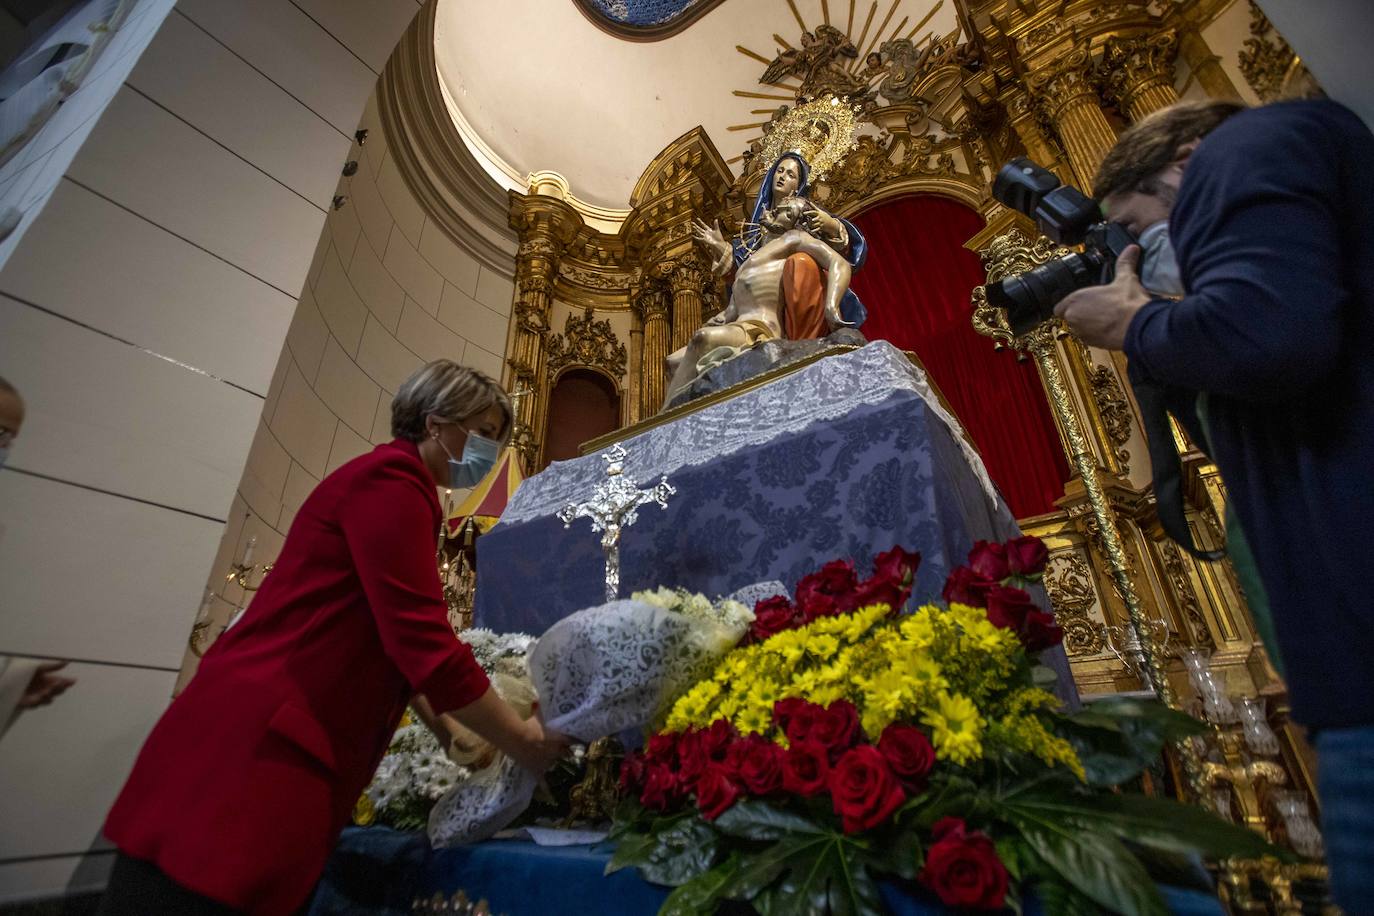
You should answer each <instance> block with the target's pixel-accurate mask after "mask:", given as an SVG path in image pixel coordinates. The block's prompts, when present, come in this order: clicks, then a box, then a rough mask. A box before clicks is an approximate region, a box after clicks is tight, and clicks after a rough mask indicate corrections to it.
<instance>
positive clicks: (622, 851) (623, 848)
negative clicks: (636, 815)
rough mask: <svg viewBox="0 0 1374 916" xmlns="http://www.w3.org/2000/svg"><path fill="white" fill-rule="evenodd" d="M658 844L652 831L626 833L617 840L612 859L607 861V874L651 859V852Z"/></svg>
mask: <svg viewBox="0 0 1374 916" xmlns="http://www.w3.org/2000/svg"><path fill="white" fill-rule="evenodd" d="M657 845H658V841H657V840H656V839H655V838H654V836H653V834H650V833H625V834H622V835H621V836H620V838H619V840H617V842H616V847H615V852H614V853H613V854H612V855H611V861H609V862H607V863H606V871H605V874H608V875H609V874H612V873H613V872H618V871H620V870H621V869H622V868H627V867H629V866H631V865H639V864H640V863H642V862H647V861H648V860H649V853H650V852H651V851H653V849H654V847H655V846H657Z"/></svg>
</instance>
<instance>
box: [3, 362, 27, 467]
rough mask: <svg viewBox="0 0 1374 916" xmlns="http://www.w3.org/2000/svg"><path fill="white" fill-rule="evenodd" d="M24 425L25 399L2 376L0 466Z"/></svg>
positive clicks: (7, 458)
mask: <svg viewBox="0 0 1374 916" xmlns="http://www.w3.org/2000/svg"><path fill="white" fill-rule="evenodd" d="M23 425H24V399H23V398H21V397H20V396H19V391H18V390H17V389H16V388H15V387H14V386H13V385H11V384H10V383H9V382H7V381H5V379H4V378H0V467H4V466H5V462H6V461H8V460H9V457H10V446H12V445H13V444H14V440H15V439H18V438H19V427H21V426H23Z"/></svg>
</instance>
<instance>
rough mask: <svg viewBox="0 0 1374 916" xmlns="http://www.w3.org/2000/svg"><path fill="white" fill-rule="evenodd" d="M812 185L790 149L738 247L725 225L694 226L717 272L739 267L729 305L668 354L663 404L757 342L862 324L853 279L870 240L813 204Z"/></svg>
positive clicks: (770, 175)
mask: <svg viewBox="0 0 1374 916" xmlns="http://www.w3.org/2000/svg"><path fill="white" fill-rule="evenodd" d="M806 190H807V169H806V164H805V162H804V161H803V160H802V159H801V157H800V156H798V155H796V154H795V153H788V154H785V155H783V156H782V157H780V158H779V159H778V161H777V162H776V163H775V164H774V165H773V167H772V168H771V169H769V171H768V174H767V176H766V177H765V179H764V182H763V186H762V187H761V188H760V189H759V195H758V199H757V201H756V204H755V208H754V214H753V216H754V219H753V222H751V223H749V224H746V228H745V231H744V233H743V234H742V237H741V238H740V239H738V240H736V241H735V242H734V244H731V242H728V241H726V240H725V238H724V236H723V235H722V233H721V231H720V227H719V224H717V225H716V226H715V227H711V226H707V225H706V224H705V223H702V222H701V221H700V220H698V221H696V222H695V223H694V226H693V236H694V238H695V239H696V240H697V242H698V243H699V244H701V245H702V246H703V247H704V248H706V249H707V250H708V251H710V252H711V254H712V269H713V270H714V272H715V274H716V275H717V276H722V275H724V274H725V273H727V272H729V270H730V268H731V266H732V265H733V266H735V267H736V271H735V279H734V283H733V285H732V286H731V289H730V302H729V305H727V306H726V308H725V310H724V311H723V312H721V313H720V314H719V315H717V316H716V317H714V318H712V319H711V320H710V321H708V322H707V323H706V324H705V325H704V326H703V327H701V328H700V329H698V330H697V331H696V333H695V334H693V335H692V339H691V341H690V342H689V343H688V344H687V346H685V347H683V348H682V349H680V350H678V351H677V352H675V353H673V354H672V355H670V356H669V357H668V372H669V381H668V386H667V392H666V397H665V400H664V406H665V407H666V406H667V405H668V404H669V403H670V402H671V401H672V399H673V398H674V396H676V395H677V394H678V393H679V392H680V391H682V390H683V389H684V388H686V387H687V386H688V385H690V384H691V383H692V382H693V381H694V380H695V379H696V378H697V377H699V376H700V375H701V374H702V373H703V372H705V371H706V370H708V369H710V368H711V367H712V366H716V365H719V364H720V363H722V362H725V361H726V360H728V359H731V358H733V357H735V356H737V355H739V354H740V353H742V352H744V351H745V350H748V349H749V348H751V347H753V346H755V345H757V344H759V343H762V342H764V341H767V340H777V339H789V340H805V339H809V338H817V337H824V336H825V335H826V334H828V333H829V332H831V331H834V330H837V329H839V328H846V327H847V328H852V327H858V326H859V325H860V324H862V323H863V320H864V318H865V317H866V313H865V312H864V308H863V305H862V304H861V303H860V302H859V300H858V298H857V297H856V296H855V295H854V294H853V292H851V291H850V289H849V278H850V275H851V273H852V272H853V271H854V270H856V269H858V268H859V267H860V266H862V264H863V261H864V259H865V257H867V254H868V250H867V244H866V242H865V241H864V239H863V236H862V235H861V234H860V233H859V231H858V230H857V229H856V228H854V226H853V224H852V223H850V222H848V221H847V220H842V219H838V218H836V217H834V216H832V215H830V214H828V213H826V212H825V211H824V210H821V209H820V208H818V207H816V206H815V205H814V204H812V203H811V202H810V201H809V200H808V199H807V198H806V196H805V193H806Z"/></svg>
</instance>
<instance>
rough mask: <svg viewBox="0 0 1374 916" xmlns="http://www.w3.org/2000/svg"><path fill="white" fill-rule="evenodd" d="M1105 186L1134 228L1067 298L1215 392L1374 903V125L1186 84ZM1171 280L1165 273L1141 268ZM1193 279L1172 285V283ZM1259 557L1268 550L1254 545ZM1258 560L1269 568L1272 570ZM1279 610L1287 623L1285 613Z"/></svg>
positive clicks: (1212, 430) (1128, 345)
mask: <svg viewBox="0 0 1374 916" xmlns="http://www.w3.org/2000/svg"><path fill="white" fill-rule="evenodd" d="M1094 193H1095V194H1096V195H1098V197H1099V199H1100V200H1101V201H1102V204H1103V209H1104V211H1105V213H1106V216H1107V218H1108V219H1110V220H1113V221H1115V222H1118V223H1120V224H1122V225H1124V226H1125V227H1126V228H1127V229H1129V230H1130V231H1131V232H1133V233H1134V234H1135V235H1136V236H1137V237H1139V238H1141V239H1142V240H1143V241H1146V242H1148V243H1149V247H1148V248H1147V249H1146V250H1145V252H1144V255H1143V258H1142V257H1141V251H1140V249H1139V248H1137V247H1135V246H1132V247H1131V248H1129V249H1127V252H1126V253H1125V254H1124V255H1122V257H1121V259H1120V260H1119V261H1118V265H1117V275H1116V279H1115V280H1114V281H1113V282H1112V283H1111V284H1108V285H1104V286H1098V287H1092V288H1089V289H1084V290H1080V291H1078V292H1076V293H1074V294H1072V295H1070V296H1068V297H1066V298H1065V299H1064V300H1063V301H1062V302H1061V303H1060V304H1059V306H1058V308H1057V309H1056V314H1058V315H1060V316H1061V317H1062V318H1064V320H1065V321H1067V322H1068V324H1069V327H1071V328H1072V329H1073V330H1074V331H1075V332H1076V333H1077V334H1078V335H1079V336H1080V337H1081V338H1082V339H1083V340H1084V341H1085V342H1087V343H1089V344H1095V345H1097V346H1102V347H1109V348H1113V349H1124V350H1125V351H1126V355H1127V356H1128V358H1129V361H1130V368H1131V375H1132V377H1133V378H1136V379H1140V380H1144V381H1147V382H1151V383H1154V384H1156V385H1163V386H1167V387H1168V388H1169V389H1170V393H1171V398H1172V400H1173V403H1174V404H1176V405H1179V406H1178V407H1176V408H1175V409H1176V410H1185V411H1186V410H1190V409H1192V410H1195V411H1196V413H1197V416H1198V418H1199V419H1200V420H1201V421H1202V423H1201V427H1202V429H1203V430H1204V431H1205V433H1206V439H1207V441H1206V443H1199V444H1203V445H1205V447H1206V449H1207V451H1208V453H1209V454H1210V455H1211V457H1212V458H1213V459H1214V460H1215V461H1216V462H1217V466H1218V467H1219V468H1220V469H1221V474H1222V477H1223V478H1224V479H1225V481H1226V486H1227V491H1228V493H1229V497H1230V510H1231V513H1230V514H1231V515H1232V516H1233V518H1230V519H1228V520H1227V521H1228V525H1227V528H1228V541H1229V544H1228V551H1229V553H1230V554H1231V556H1232V559H1233V561H1235V565H1236V568H1237V571H1238V573H1240V574H1241V576H1242V579H1243V580H1245V581H1244V585H1245V589H1246V594H1247V598H1248V599H1249V602H1250V605H1251V608H1252V609H1253V610H1254V611H1255V616H1256V619H1257V623H1258V624H1260V626H1261V628H1263V629H1266V630H1268V638H1267V639H1266V643H1267V646H1268V648H1269V650H1270V652H1271V654H1275V653H1276V654H1277V658H1276V662H1277V663H1278V664H1279V666H1280V667H1281V669H1282V671H1283V672H1284V674H1285V678H1286V680H1287V683H1288V688H1289V692H1290V697H1291V700H1292V710H1293V712H1292V715H1293V718H1294V720H1296V721H1298V722H1300V723H1302V724H1304V725H1306V726H1308V728H1309V729H1311V730H1312V732H1313V733H1314V734H1315V742H1316V746H1317V752H1318V757H1319V764H1320V773H1319V794H1320V796H1321V801H1322V821H1323V824H1324V833H1325V843H1326V851H1327V858H1328V862H1329V864H1330V867H1331V882H1332V889H1333V893H1334V896H1335V898H1336V902H1337V903H1338V904H1340V905H1341V906H1342V907H1344V908H1345V909H1346V911H1347V912H1350V913H1356V912H1365V911H1366V908H1367V907H1368V906H1369V905H1370V901H1374V844H1371V843H1370V842H1369V840H1370V837H1374V664H1371V662H1370V660H1371V659H1374V615H1372V614H1371V602H1370V595H1369V587H1368V585H1367V583H1366V581H1365V580H1366V578H1367V576H1366V574H1365V573H1364V572H1363V570H1365V569H1367V568H1368V567H1366V566H1365V563H1367V562H1368V560H1367V559H1366V557H1365V550H1366V545H1368V544H1369V543H1370V542H1371V540H1374V485H1371V483H1370V479H1369V476H1370V468H1371V467H1374V358H1371V355H1370V354H1371V353H1374V283H1371V282H1370V277H1369V269H1370V265H1372V264H1374V135H1371V133H1370V131H1369V129H1368V128H1367V127H1366V126H1365V125H1364V124H1363V123H1362V122H1361V121H1360V119H1359V118H1358V117H1356V116H1355V115H1354V114H1353V113H1352V112H1350V111H1349V110H1348V109H1346V108H1344V107H1343V106H1341V105H1339V104H1337V103H1335V102H1332V101H1328V100H1313V101H1289V102H1280V103H1276V104H1272V105H1267V106H1264V107H1262V108H1255V109H1248V110H1247V109H1242V108H1241V107H1240V106H1238V105H1236V104H1234V103H1229V102H1221V101H1212V102H1194V103H1182V104H1179V105H1176V106H1173V107H1171V108H1168V109H1165V110H1163V111H1161V112H1158V113H1156V114H1154V115H1151V116H1150V117H1149V118H1146V119H1144V120H1143V121H1141V122H1140V123H1139V124H1137V125H1135V126H1133V127H1132V128H1131V129H1129V130H1128V131H1126V132H1125V133H1123V134H1122V136H1121V138H1120V140H1119V141H1118V143H1117V145H1116V146H1115V147H1114V148H1113V149H1112V150H1111V151H1110V152H1109V153H1108V154H1107V156H1106V158H1105V159H1104V161H1103V163H1102V167H1101V170H1100V171H1099V173H1098V175H1097V179H1096V184H1095V188H1094ZM1138 259H1140V260H1141V264H1140V275H1141V277H1143V278H1148V280H1149V282H1148V283H1147V284H1145V285H1149V286H1151V287H1152V288H1153V289H1154V290H1155V291H1156V292H1163V293H1167V294H1172V295H1175V296H1181V298H1178V299H1177V301H1172V300H1170V299H1161V298H1156V297H1155V296H1153V295H1151V294H1150V293H1148V292H1146V290H1145V289H1144V288H1143V286H1142V283H1141V281H1140V279H1139V278H1137V276H1136V271H1135V267H1136V263H1137V260H1138ZM1171 286H1172V287H1173V288H1168V287H1171ZM1251 558H1253V565H1252V564H1251ZM1251 573H1257V575H1252V574H1251ZM1271 624H1272V626H1271Z"/></svg>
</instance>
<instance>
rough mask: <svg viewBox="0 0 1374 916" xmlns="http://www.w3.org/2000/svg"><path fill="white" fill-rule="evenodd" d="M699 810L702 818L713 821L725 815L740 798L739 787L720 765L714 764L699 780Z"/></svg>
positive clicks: (697, 790) (697, 789) (697, 788)
mask: <svg viewBox="0 0 1374 916" xmlns="http://www.w3.org/2000/svg"><path fill="white" fill-rule="evenodd" d="M696 792H697V808H699V809H700V810H701V816H702V817H704V818H706V819H707V820H708V821H713V820H715V819H716V818H718V817H720V816H721V815H722V814H723V813H725V809H726V808H729V807H730V806H731V805H733V804H734V803H735V800H736V799H738V798H739V794H740V792H739V786H738V785H736V784H735V781H734V780H733V779H731V778H730V773H729V771H727V770H726V769H725V767H724V766H722V765H721V764H719V763H713V764H711V765H710V766H708V767H707V768H706V772H704V773H702V774H701V777H700V778H699V779H697V787H696Z"/></svg>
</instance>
